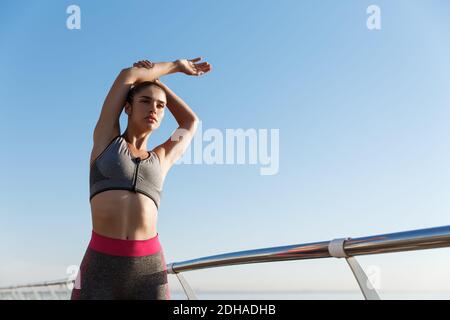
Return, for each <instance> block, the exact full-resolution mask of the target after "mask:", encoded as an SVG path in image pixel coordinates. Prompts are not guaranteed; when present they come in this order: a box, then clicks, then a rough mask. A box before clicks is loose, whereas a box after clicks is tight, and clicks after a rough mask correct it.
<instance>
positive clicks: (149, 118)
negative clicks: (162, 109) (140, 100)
mask: <svg viewBox="0 0 450 320" xmlns="http://www.w3.org/2000/svg"><path fill="white" fill-rule="evenodd" d="M146 119H147V121H148V122H152V121H153V122H158V121H157V120H156V119H155V118H152V117H147V118H146Z"/></svg>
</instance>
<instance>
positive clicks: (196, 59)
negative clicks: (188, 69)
mask: <svg viewBox="0 0 450 320" xmlns="http://www.w3.org/2000/svg"><path fill="white" fill-rule="evenodd" d="M200 60H202V57H198V58H195V59H190V60H189V61H191V62H197V61H200Z"/></svg>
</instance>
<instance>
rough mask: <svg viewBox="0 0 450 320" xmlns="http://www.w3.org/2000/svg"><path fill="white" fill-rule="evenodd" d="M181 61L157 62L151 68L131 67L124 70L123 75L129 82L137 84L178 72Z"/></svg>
mask: <svg viewBox="0 0 450 320" xmlns="http://www.w3.org/2000/svg"><path fill="white" fill-rule="evenodd" d="M179 68H180V66H179V63H178V62H176V61H173V62H156V63H155V64H154V66H153V67H152V68H150V69H147V68H138V67H131V68H125V69H123V70H122V72H121V73H122V74H123V77H124V78H125V79H126V81H127V83H130V84H136V83H140V82H144V81H154V80H155V79H158V78H160V77H162V76H165V75H168V74H171V73H176V72H178V71H179V70H180V69H179Z"/></svg>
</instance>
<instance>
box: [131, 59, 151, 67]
mask: <svg viewBox="0 0 450 320" xmlns="http://www.w3.org/2000/svg"><path fill="white" fill-rule="evenodd" d="M154 66H155V64H154V63H153V62H150V61H148V60H139V61H138V62H135V63H133V67H137V68H147V69H150V68H153V67H154Z"/></svg>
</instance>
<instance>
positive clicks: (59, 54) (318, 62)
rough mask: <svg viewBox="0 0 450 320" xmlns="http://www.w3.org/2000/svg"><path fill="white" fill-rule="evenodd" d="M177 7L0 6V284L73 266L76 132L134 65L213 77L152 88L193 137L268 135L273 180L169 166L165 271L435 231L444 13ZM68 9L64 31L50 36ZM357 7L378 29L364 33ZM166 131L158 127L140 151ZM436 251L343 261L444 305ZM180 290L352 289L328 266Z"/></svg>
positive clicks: (82, 226)
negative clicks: (201, 261) (172, 265)
mask: <svg viewBox="0 0 450 320" xmlns="http://www.w3.org/2000/svg"><path fill="white" fill-rule="evenodd" d="M188 3H189V4H187V2H185V1H76V2H69V1H58V2H57V1H44V2H43V1H39V2H38V1H7V2H6V1H3V2H2V8H1V10H0V38H1V43H2V45H1V47H2V49H1V50H0V69H1V70H2V72H1V73H0V84H1V85H0V97H1V106H2V117H1V120H0V121H1V126H0V132H1V134H2V137H3V138H4V139H3V147H2V150H3V151H2V157H0V170H1V177H2V179H1V183H0V194H1V201H0V228H1V232H0V252H1V255H2V258H1V266H0V285H6V284H10V283H18V282H24V281H25V282H28V281H41V280H52V279H58V278H63V277H65V275H66V273H65V272H66V271H65V270H66V267H67V266H69V265H77V264H79V263H80V262H81V259H82V256H83V254H84V251H85V250H86V246H87V244H88V241H89V237H90V231H91V228H92V225H91V216H90V207H89V156H90V151H91V148H92V133H93V128H94V126H95V123H96V121H97V119H98V116H99V112H100V109H101V105H102V103H103V100H104V98H105V95H106V94H107V92H108V90H109V88H110V86H111V84H112V82H113V81H114V78H115V77H116V75H117V73H118V72H119V70H120V69H121V68H124V67H127V66H130V65H131V64H132V63H133V62H134V61H136V60H140V59H149V60H152V61H155V62H159V61H173V60H175V59H178V58H194V57H196V56H203V57H204V58H205V60H207V61H209V62H210V63H211V64H212V65H213V71H212V72H211V73H210V74H208V75H206V76H204V77H201V78H193V77H187V76H185V75H181V74H178V75H170V76H167V77H163V78H162V80H163V81H164V82H165V83H166V84H167V85H169V87H171V88H172V89H173V90H174V91H175V92H176V93H178V94H179V95H180V96H181V97H182V98H183V99H184V100H185V101H186V102H187V103H188V104H189V105H190V106H191V107H192V109H193V110H194V111H195V112H196V113H197V114H198V116H199V117H200V118H201V120H202V127H203V131H205V130H206V129H208V128H216V129H219V130H221V131H222V132H225V130H226V129H238V128H242V129H251V128H253V129H255V130H259V129H269V130H270V129H279V133H280V152H279V171H278V174H275V175H268V176H264V175H261V174H260V171H259V168H260V165H255V164H243V165H237V164H236V165H206V164H200V165H187V164H185V165H176V166H174V167H173V168H172V170H171V171H170V172H169V174H168V176H167V178H166V181H165V185H164V194H163V198H162V203H161V207H160V211H159V220H158V231H159V234H160V240H161V243H162V245H163V247H164V250H165V253H166V259H167V261H168V262H172V261H181V260H185V259H191V258H196V257H201V256H206V255H212V254H219V253H223V252H229V251H238V250H246V249H253V248H259V247H267V246H278V245H286V244H294V243H304V242H311V241H319V240H328V239H332V238H336V237H345V236H349V237H359V236H365V235H371V234H378V233H386V232H395V231H403V230H409V229H419V228H427V227H434V226H440V225H447V224H449V212H450V197H449V196H448V194H449V192H450V150H449V146H450V145H449V141H450V130H449V126H448V123H449V118H450V108H449V107H450V103H449V101H450V90H449V87H450V43H449V41H448V39H449V38H450V16H449V15H450V3H449V2H448V1H444V0H442V1H431V0H430V1H410V0H408V1H406V0H405V1H381V0H377V1H365V0H355V1H345V2H344V1H341V2H336V1H331V0H330V1H298V0H292V1H286V0H285V1H260V0H258V1H256V0H255V1H239V2H237V1H233V2H231V1H221V2H219V1H200V0H198V1H190V2H188ZM71 4H77V5H79V6H80V8H81V30H69V29H67V28H66V19H67V17H68V14H67V13H66V8H67V7H68V6H69V5H71ZM371 4H377V5H379V6H380V8H381V23H382V29H381V30H378V31H370V30H368V29H367V27H366V19H367V17H368V15H367V14H366V8H367V7H368V6H369V5H371ZM125 127H126V117H125V115H124V114H122V117H121V129H122V131H123V130H124V129H125ZM175 128H176V122H175V120H174V118H173V116H172V115H171V114H169V113H168V114H167V115H166V118H165V121H164V123H163V124H162V127H161V128H160V130H158V132H156V133H155V134H154V135H152V137H151V139H150V140H149V145H148V148H149V149H152V148H153V147H155V146H156V145H158V144H159V143H162V142H163V141H164V140H165V139H167V138H168V137H169V135H170V134H171V133H172V131H173V130H174V129H175ZM448 253H449V250H448V249H436V250H429V251H422V252H411V253H405V254H385V255H378V256H372V257H361V258H360V261H361V263H362V264H363V265H364V267H366V266H369V265H374V266H378V267H379V268H380V269H381V274H382V279H381V281H382V289H383V290H397V289H402V288H403V289H407V290H438V289H439V290H448V291H450V285H449V283H450V281H449V280H450V278H449V274H448V266H449V263H450V257H449V256H448ZM185 276H186V278H187V279H188V280H189V281H190V282H191V283H192V285H193V287H194V288H196V289H204V290H206V289H211V290H220V289H230V288H236V289H255V290H256V289H267V290H275V289H280V290H281V289H299V290H301V289H312V290H338V289H346V290H357V285H356V283H355V281H354V280H353V279H352V276H351V272H350V270H349V269H347V267H346V265H345V262H344V261H342V260H336V259H335V260H331V259H328V260H317V261H294V262H292V261H291V262H286V263H281V262H278V263H274V264H265V265H263V264H257V265H246V266H243V267H237V266H233V267H226V268H218V269H214V270H204V271H196V272H189V273H186V274H185ZM169 282H170V285H171V286H173V288H177V287H178V285H177V283H176V279H175V277H172V276H170V277H169Z"/></svg>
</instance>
